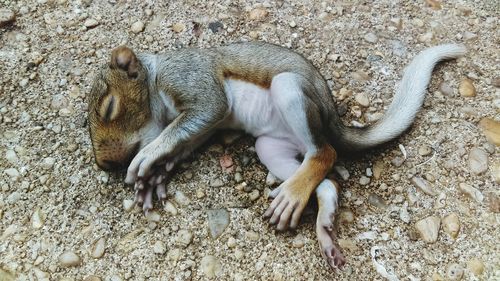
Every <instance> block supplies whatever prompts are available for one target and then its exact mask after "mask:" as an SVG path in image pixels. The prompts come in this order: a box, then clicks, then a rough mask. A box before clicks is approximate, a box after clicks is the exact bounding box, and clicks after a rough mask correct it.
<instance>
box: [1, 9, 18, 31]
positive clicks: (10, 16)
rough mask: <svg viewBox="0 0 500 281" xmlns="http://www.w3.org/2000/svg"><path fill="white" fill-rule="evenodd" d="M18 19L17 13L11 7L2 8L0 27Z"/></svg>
mask: <svg viewBox="0 0 500 281" xmlns="http://www.w3.org/2000/svg"><path fill="white" fill-rule="evenodd" d="M15 20H16V14H15V13H14V12H13V11H12V10H9V9H0V27H4V26H7V25H9V24H11V23H13V22H14V21H15Z"/></svg>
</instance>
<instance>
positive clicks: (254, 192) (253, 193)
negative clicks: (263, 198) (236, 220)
mask: <svg viewBox="0 0 500 281" xmlns="http://www.w3.org/2000/svg"><path fill="white" fill-rule="evenodd" d="M259 197H260V193H259V191H258V190H257V189H254V190H252V191H251V192H250V193H249V194H248V198H249V199H250V200H251V201H255V200H257V199H259Z"/></svg>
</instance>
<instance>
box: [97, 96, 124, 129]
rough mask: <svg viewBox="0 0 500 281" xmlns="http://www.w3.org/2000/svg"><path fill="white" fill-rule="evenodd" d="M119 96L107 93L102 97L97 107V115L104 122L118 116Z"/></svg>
mask: <svg viewBox="0 0 500 281" xmlns="http://www.w3.org/2000/svg"><path fill="white" fill-rule="evenodd" d="M118 109H119V98H118V97H117V96H115V95H107V96H105V97H104V98H103V100H102V103H101V106H100V108H99V116H100V117H101V119H102V120H103V121H104V122H110V121H113V119H115V118H116V116H118V112H119V110H118Z"/></svg>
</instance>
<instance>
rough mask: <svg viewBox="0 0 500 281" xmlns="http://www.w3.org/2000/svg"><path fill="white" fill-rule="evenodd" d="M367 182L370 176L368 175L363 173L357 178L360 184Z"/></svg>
mask: <svg viewBox="0 0 500 281" xmlns="http://www.w3.org/2000/svg"><path fill="white" fill-rule="evenodd" d="M369 183H370V178H369V177H367V176H365V175H363V176H361V177H360V178H359V184H361V185H367V184H369Z"/></svg>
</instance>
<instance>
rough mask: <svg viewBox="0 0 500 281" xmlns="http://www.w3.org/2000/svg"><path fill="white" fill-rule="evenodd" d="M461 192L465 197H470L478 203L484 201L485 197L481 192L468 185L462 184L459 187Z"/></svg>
mask: <svg viewBox="0 0 500 281" xmlns="http://www.w3.org/2000/svg"><path fill="white" fill-rule="evenodd" d="M458 186H459V190H460V192H462V193H463V194H464V195H466V196H468V197H469V198H471V199H474V200H475V201H476V202H477V203H482V202H483V200H484V196H483V194H482V193H481V191H479V189H477V188H475V187H472V186H470V185H468V184H466V183H463V182H462V183H460V184H459V185H458Z"/></svg>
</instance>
